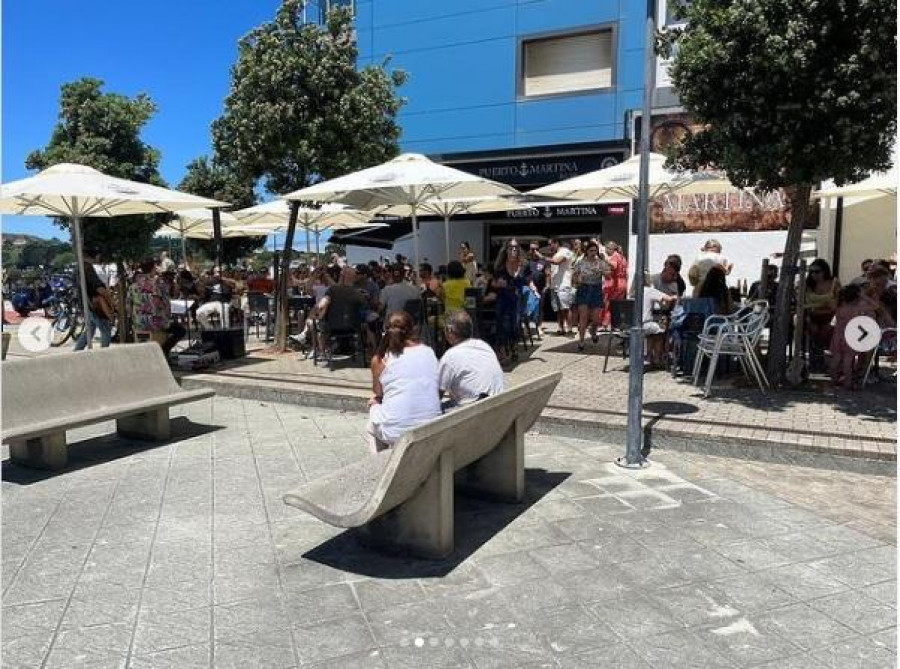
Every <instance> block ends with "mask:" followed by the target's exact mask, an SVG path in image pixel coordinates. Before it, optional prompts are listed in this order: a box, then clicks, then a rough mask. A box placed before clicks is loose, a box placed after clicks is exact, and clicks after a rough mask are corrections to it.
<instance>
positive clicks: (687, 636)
mask: <svg viewBox="0 0 900 669" xmlns="http://www.w3.org/2000/svg"><path fill="white" fill-rule="evenodd" d="M633 648H634V650H635V652H636V653H637V654H638V655H640V656H641V657H643V658H644V659H645V660H646V661H647V663H648V664H649V665H650V666H652V667H663V666H665V667H671V668H672V669H676V668H678V667H683V668H684V669H701V668H708V669H719V668H720V667H732V666H734V664H733V663H732V662H731V660H729V659H728V658H727V657H726V656H725V655H723V654H722V653H721V652H720V651H719V650H718V649H717V648H716V647H715V646H714V645H712V644H710V643H708V642H706V641H705V640H704V639H703V638H701V637H700V636H699V635H698V634H697V633H695V632H692V631H689V630H678V631H675V632H667V633H665V634H656V635H653V636H648V637H645V638H642V639H640V641H638V642H636V643H634V644H633Z"/></svg>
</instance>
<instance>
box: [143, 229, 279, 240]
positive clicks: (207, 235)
mask: <svg viewBox="0 0 900 669" xmlns="http://www.w3.org/2000/svg"><path fill="white" fill-rule="evenodd" d="M279 230H281V228H280V227H278V226H276V227H270V226H263V225H228V226H226V225H223V226H222V239H231V238H233V237H267V236H269V235H271V234H274V233H276V232H278V231H279ZM156 236H157V237H164V238H165V237H172V238H176V237H177V238H179V239H181V240H185V239H206V240H210V239H215V238H216V235H215V231H214V230H213V229H212V227H211V226H209V227H207V226H202V227H201V226H195V227H193V228H188V229H186V230H183V231H182V230H176V229H174V228H170V227H164V228H161V229H160V230H159V231H158V232H157V233H156Z"/></svg>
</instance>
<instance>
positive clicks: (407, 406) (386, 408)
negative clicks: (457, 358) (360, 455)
mask: <svg viewBox="0 0 900 669" xmlns="http://www.w3.org/2000/svg"><path fill="white" fill-rule="evenodd" d="M386 326H387V327H386V328H385V333H384V337H383V338H382V339H381V344H380V345H379V346H378V350H377V351H376V353H375V355H374V356H372V364H371V370H372V398H371V399H370V400H369V422H368V425H366V432H367V433H368V435H369V445H370V447H371V449H372V452H374V453H377V452H379V451H383V450H385V449H387V448H391V447H392V446H393V445H394V444H396V443H397V441H398V440H399V439H400V437H402V436H403V433H404V432H406V431H407V430H410V429H412V428H414V427H416V426H417V425H421V424H422V423H426V422H428V421H429V420H431V419H432V418H436V417H438V416H440V415H441V402H440V394H439V391H438V361H437V358H436V357H435V355H434V351H432V350H431V348H429V347H428V346H425V345H424V344H422V342H421V341H419V338H418V337H417V335H416V332H415V324H414V323H413V320H412V317H411V316H410V315H409V314H408V313H406V312H405V311H397V312H394V313H393V314H391V315H390V317H389V318H388V320H387V323H386Z"/></svg>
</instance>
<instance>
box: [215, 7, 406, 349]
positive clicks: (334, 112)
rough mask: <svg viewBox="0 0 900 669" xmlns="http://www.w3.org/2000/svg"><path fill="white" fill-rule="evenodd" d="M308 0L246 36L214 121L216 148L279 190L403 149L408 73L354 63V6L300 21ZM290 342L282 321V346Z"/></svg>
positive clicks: (242, 172)
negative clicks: (401, 119)
mask: <svg viewBox="0 0 900 669" xmlns="http://www.w3.org/2000/svg"><path fill="white" fill-rule="evenodd" d="M303 6H304V2H303V0H284V1H283V2H282V4H281V7H280V8H279V9H278V11H277V13H276V15H275V18H274V20H273V21H271V22H269V23H264V24H263V25H261V26H259V27H257V28H255V29H254V30H252V31H251V32H250V33H249V34H248V35H246V36H245V37H243V38H242V39H241V41H240V44H239V55H238V61H237V63H236V64H235V65H234V67H233V68H232V72H231V76H232V86H231V93H230V94H229V95H228V97H227V98H226V99H225V111H224V113H223V115H222V116H221V117H220V118H219V119H217V120H216V121H215V122H214V123H213V129H212V131H213V144H214V147H215V151H216V155H217V156H218V157H219V158H220V159H221V160H222V161H223V162H224V163H226V164H228V165H229V166H231V167H232V168H233V169H234V170H235V171H236V172H237V173H238V174H240V175H241V176H242V178H247V179H249V180H251V181H253V182H256V181H258V180H262V182H263V185H264V186H265V188H266V189H267V190H268V191H270V192H272V193H276V194H279V193H286V192H288V191H292V190H296V189H298V188H303V187H305V186H308V185H310V184H312V183H314V182H315V181H318V180H320V179H330V178H333V177H336V176H340V175H342V174H346V173H348V172H351V171H354V170H358V169H362V168H364V167H369V166H371V165H374V164H376V163H380V162H383V161H385V160H387V159H389V158H391V157H393V156H394V155H395V154H396V153H397V150H398V145H397V142H398V139H399V137H400V128H399V126H398V125H397V122H396V116H397V112H398V111H399V109H400V107H401V105H402V100H401V99H400V98H399V97H398V96H397V87H398V86H400V85H402V84H403V82H404V81H405V79H406V76H405V74H403V73H402V72H399V71H392V72H391V71H388V70H387V62H385V63H384V64H382V65H380V66H367V67H364V68H361V69H357V67H356V59H357V47H356V40H355V36H354V31H353V19H352V15H351V13H350V12H349V10H347V9H343V8H340V9H335V10H333V11H331V12H329V13H328V16H327V21H326V25H324V26H318V25H313V24H308V23H304V22H303V20H302V9H303ZM294 225H295V223H292V225H291V226H290V227H289V228H288V231H287V235H286V240H285V242H286V243H285V253H284V257H283V261H282V262H283V264H284V267H285V268H286V267H288V266H289V263H290V259H291V245H292V244H293V237H294ZM283 275H286V273H283ZM280 290H282V291H284V290H286V284H285V285H283V286H281V287H280ZM282 304H283V305H285V306H286V305H287V300H282ZM286 320H287V319H286V317H282V318H281V324H282V326H283V325H284V324H285V323H286ZM285 343H286V331H283V330H282V328H281V327H279V332H278V341H277V344H276V345H277V346H278V347H280V348H282V349H283V348H284V346H285Z"/></svg>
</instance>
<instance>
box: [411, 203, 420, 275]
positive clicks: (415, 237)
mask: <svg viewBox="0 0 900 669" xmlns="http://www.w3.org/2000/svg"><path fill="white" fill-rule="evenodd" d="M412 233H413V258H414V259H415V261H416V266H415V267H414V268H413V276H414V277H416V281H417V282H418V276H419V220H418V219H417V218H416V205H415V204H413V205H412Z"/></svg>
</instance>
